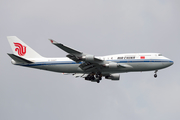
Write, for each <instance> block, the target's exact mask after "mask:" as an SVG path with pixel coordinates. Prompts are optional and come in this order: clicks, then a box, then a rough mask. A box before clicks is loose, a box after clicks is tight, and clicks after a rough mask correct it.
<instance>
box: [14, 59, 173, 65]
mask: <svg viewBox="0 0 180 120" xmlns="http://www.w3.org/2000/svg"><path fill="white" fill-rule="evenodd" d="M107 61H112V62H116V63H140V62H173V61H171V60H165V59H133V60H128V59H124V60H107ZM81 63H83V62H80V63H76V62H74V61H48V62H35V63H31V64H16V65H21V66H41V65H63V64H81Z"/></svg>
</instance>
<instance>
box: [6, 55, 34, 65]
mask: <svg viewBox="0 0 180 120" xmlns="http://www.w3.org/2000/svg"><path fill="white" fill-rule="evenodd" d="M8 55H9V56H10V57H11V58H12V59H13V60H14V61H16V62H18V63H33V62H31V61H29V60H26V59H24V58H22V57H19V56H17V55H14V54H9V53H8Z"/></svg>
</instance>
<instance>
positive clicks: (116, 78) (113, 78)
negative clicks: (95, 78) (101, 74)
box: [105, 74, 120, 80]
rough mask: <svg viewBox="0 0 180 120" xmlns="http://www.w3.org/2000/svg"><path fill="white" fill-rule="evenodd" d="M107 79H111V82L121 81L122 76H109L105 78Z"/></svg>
mask: <svg viewBox="0 0 180 120" xmlns="http://www.w3.org/2000/svg"><path fill="white" fill-rule="evenodd" d="M105 78H106V79H111V80H119V79H120V74H110V75H109V76H105Z"/></svg>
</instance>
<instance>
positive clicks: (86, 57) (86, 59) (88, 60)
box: [82, 55, 94, 62]
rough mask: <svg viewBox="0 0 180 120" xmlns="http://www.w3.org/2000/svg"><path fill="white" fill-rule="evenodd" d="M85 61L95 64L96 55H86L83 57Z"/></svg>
mask: <svg viewBox="0 0 180 120" xmlns="http://www.w3.org/2000/svg"><path fill="white" fill-rule="evenodd" d="M82 59H83V60H85V61H86V62H93V61H94V55H86V56H83V57H82Z"/></svg>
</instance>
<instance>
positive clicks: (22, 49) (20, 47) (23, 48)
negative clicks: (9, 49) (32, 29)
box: [14, 43, 26, 56]
mask: <svg viewBox="0 0 180 120" xmlns="http://www.w3.org/2000/svg"><path fill="white" fill-rule="evenodd" d="M14 45H15V46H16V47H18V48H15V51H17V52H18V55H19V56H24V55H25V54H26V46H23V45H22V44H20V43H14Z"/></svg>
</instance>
